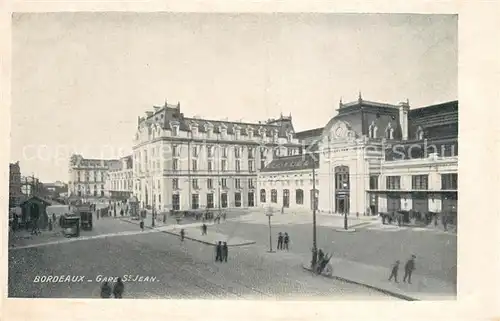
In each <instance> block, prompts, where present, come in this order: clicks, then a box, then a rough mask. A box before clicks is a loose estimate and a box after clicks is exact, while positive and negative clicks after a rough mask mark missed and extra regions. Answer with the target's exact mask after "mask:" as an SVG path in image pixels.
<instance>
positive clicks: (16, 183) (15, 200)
mask: <svg viewBox="0 0 500 321" xmlns="http://www.w3.org/2000/svg"><path fill="white" fill-rule="evenodd" d="M21 185H22V183H21V168H20V166H19V162H15V163H10V164H9V208H12V207H16V206H19V205H20V204H21V202H22V201H23V198H24V195H23V193H22V191H21Z"/></svg>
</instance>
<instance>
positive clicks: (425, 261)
mask: <svg viewBox="0 0 500 321" xmlns="http://www.w3.org/2000/svg"><path fill="white" fill-rule="evenodd" d="M292 215H293V214H291V213H285V214H280V213H277V214H275V215H274V217H273V220H272V243H273V247H274V248H276V241H277V234H278V232H282V233H284V232H287V233H288V234H289V235H290V241H291V244H290V252H291V253H297V254H299V253H303V254H304V253H309V252H310V249H311V247H312V234H313V232H312V224H311V223H310V220H308V219H302V218H300V216H301V215H305V216H306V217H307V214H306V213H300V214H296V216H298V217H299V218H292V217H290V216H292ZM247 216H248V217H250V218H249V219H247V218H246V217H247ZM259 216H262V218H259ZM280 216H281V217H280ZM287 216H288V217H290V219H288V218H287ZM328 220H329V222H330V224H331V225H335V224H336V225H337V226H342V224H343V220H342V217H339V216H338V215H335V217H334V218H332V219H330V218H328ZM335 220H337V223H335ZM274 221H276V222H277V223H276V224H274V223H273V222H274ZM286 221H288V222H293V221H295V222H294V223H286V224H282V223H281V222H286ZM318 221H319V223H318V227H317V242H318V248H321V249H323V251H324V252H326V253H331V254H333V255H334V256H335V257H339V258H343V259H347V260H350V261H354V262H359V263H363V264H368V265H373V266H377V267H385V268H387V271H389V268H390V266H391V264H393V263H394V262H395V261H396V260H400V261H401V262H403V264H404V262H405V261H406V260H407V259H408V258H409V257H410V256H411V255H412V254H414V255H416V256H417V258H416V271H415V278H418V276H419V275H420V276H427V277H433V278H436V279H439V280H442V281H444V282H447V283H450V284H456V275H457V274H456V273H457V271H456V266H457V237H456V235H453V234H450V233H445V232H442V231H441V232H440V231H433V230H425V229H418V228H417V229H414V228H413V229H412V228H405V227H403V228H398V227H391V226H381V224H380V220H375V221H369V222H367V224H363V226H360V227H357V228H356V232H354V233H345V232H337V231H336V228H334V227H329V226H324V225H328V224H326V223H325V224H322V221H326V219H325V216H324V215H318ZM214 228H216V229H217V231H219V232H221V233H225V234H228V235H238V236H242V237H245V238H248V239H253V240H258V244H269V227H268V222H267V218H266V217H265V214H264V213H260V214H259V213H253V214H249V215H241V216H239V217H237V216H233V217H232V218H230V219H228V221H227V222H226V223H225V224H220V225H216V226H215V227H214ZM387 273H389V272H387Z"/></svg>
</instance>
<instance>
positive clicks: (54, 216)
mask: <svg viewBox="0 0 500 321" xmlns="http://www.w3.org/2000/svg"><path fill="white" fill-rule="evenodd" d="M14 218H15V217H14ZM52 222H54V225H55V224H56V213H52Z"/></svg>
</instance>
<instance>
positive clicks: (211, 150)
mask: <svg viewBox="0 0 500 321" xmlns="http://www.w3.org/2000/svg"><path fill="white" fill-rule="evenodd" d="M207 156H208V157H213V156H214V147H213V146H212V145H209V146H207Z"/></svg>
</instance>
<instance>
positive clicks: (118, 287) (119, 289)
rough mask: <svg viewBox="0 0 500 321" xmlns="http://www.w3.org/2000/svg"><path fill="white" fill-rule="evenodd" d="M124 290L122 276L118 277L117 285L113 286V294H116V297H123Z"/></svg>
mask: <svg viewBox="0 0 500 321" xmlns="http://www.w3.org/2000/svg"><path fill="white" fill-rule="evenodd" d="M124 290H125V285H124V284H123V282H122V278H118V280H116V283H115V286H114V287H113V295H114V296H115V299H121V298H122V296H123V291H124Z"/></svg>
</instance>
